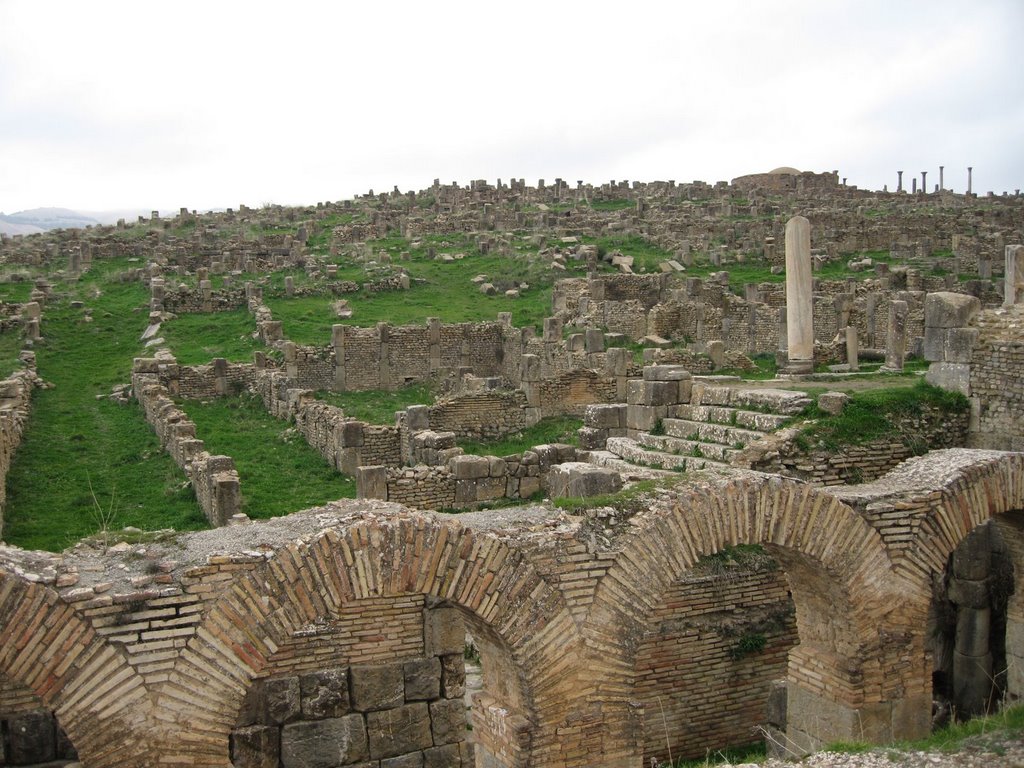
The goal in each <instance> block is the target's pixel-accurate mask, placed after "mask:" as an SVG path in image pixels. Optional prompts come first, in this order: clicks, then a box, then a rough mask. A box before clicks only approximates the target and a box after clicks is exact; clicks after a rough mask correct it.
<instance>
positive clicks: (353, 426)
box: [341, 421, 366, 448]
mask: <svg viewBox="0 0 1024 768" xmlns="http://www.w3.org/2000/svg"><path fill="white" fill-rule="evenodd" d="M365 426H366V425H365V424H364V423H363V422H361V421H346V422H345V423H344V424H342V426H341V446H342V447H343V448H358V447H359V446H361V445H362V444H363V440H364V437H363V427H365Z"/></svg>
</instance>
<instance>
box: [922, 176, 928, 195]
mask: <svg viewBox="0 0 1024 768" xmlns="http://www.w3.org/2000/svg"><path fill="white" fill-rule="evenodd" d="M921 191H922V192H923V193H925V194H926V195H927V194H928V171H921Z"/></svg>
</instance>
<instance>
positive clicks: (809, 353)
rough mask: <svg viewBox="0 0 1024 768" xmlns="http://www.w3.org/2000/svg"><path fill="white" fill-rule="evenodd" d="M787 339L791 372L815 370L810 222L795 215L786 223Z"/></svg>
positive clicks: (788, 364) (789, 369) (788, 368)
mask: <svg viewBox="0 0 1024 768" xmlns="http://www.w3.org/2000/svg"><path fill="white" fill-rule="evenodd" d="M786 340H787V350H788V356H787V358H788V363H787V366H786V371H787V372H788V373H811V372H812V371H813V370H814V301H813V278H812V276H811V224H810V222H809V221H807V219H805V218H804V217H803V216H794V217H793V218H792V219H790V220H789V222H788V223H787V224H786Z"/></svg>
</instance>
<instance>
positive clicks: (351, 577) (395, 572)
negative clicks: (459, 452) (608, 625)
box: [158, 513, 579, 766]
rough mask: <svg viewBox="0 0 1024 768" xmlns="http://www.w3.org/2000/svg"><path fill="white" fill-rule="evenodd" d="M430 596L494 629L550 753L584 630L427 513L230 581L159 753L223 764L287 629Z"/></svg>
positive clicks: (329, 535) (520, 571) (357, 528)
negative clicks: (371, 604)
mask: <svg viewBox="0 0 1024 768" xmlns="http://www.w3.org/2000/svg"><path fill="white" fill-rule="evenodd" d="M405 594H425V595H431V596H434V597H437V598H440V599H442V600H445V601H447V602H449V603H451V604H453V605H455V606H458V607H459V608H460V609H461V610H462V611H465V612H467V613H469V614H471V615H472V616H473V617H474V621H476V622H478V623H479V625H480V626H485V627H487V628H489V629H490V630H491V631H493V632H494V634H495V635H496V636H497V637H498V638H500V640H501V642H502V644H503V645H504V647H506V648H507V649H508V652H509V654H510V656H511V659H512V662H513V664H514V666H515V668H516V669H517V671H518V673H519V676H520V680H519V684H520V686H519V687H520V689H521V692H522V694H523V701H524V704H525V706H526V707H527V712H526V713H525V714H527V716H528V717H530V718H531V719H532V720H533V721H534V723H535V724H536V727H537V730H536V731H535V733H534V739H533V751H534V754H537V752H538V750H539V751H540V752H543V751H544V750H554V749H556V748H557V745H558V736H557V734H556V733H555V730H554V726H551V727H546V726H545V723H546V722H551V721H552V720H558V719H559V718H561V717H564V710H565V708H566V706H567V704H566V702H569V701H570V699H571V691H572V690H574V685H573V681H572V680H571V679H570V678H571V677H572V676H573V675H575V674H576V671H577V669H578V668H579V664H578V663H576V659H577V658H578V656H579V651H578V645H579V643H578V637H579V633H578V630H577V628H576V625H575V624H574V622H573V620H572V618H571V616H570V614H569V612H568V610H567V609H566V606H565V603H564V601H563V599H562V597H561V595H560V593H559V592H557V590H555V589H554V588H552V587H551V586H550V585H548V584H547V583H546V582H545V581H544V580H543V579H542V578H541V577H540V575H539V574H538V573H537V571H536V570H535V569H534V567H533V566H532V565H531V564H530V563H529V561H528V560H527V559H526V558H525V557H524V556H523V555H522V554H521V553H520V552H518V551H516V550H515V549H512V548H510V547H509V546H507V545H506V544H505V543H503V542H502V541H500V540H498V538H496V537H494V536H492V535H489V534H486V533H480V532H478V531H473V530H471V529H469V528H466V527H465V526H463V525H461V524H460V523H459V522H457V521H454V520H447V521H442V520H440V519H438V518H435V517H431V516H427V515H422V514H413V513H408V514H401V515H396V516H394V517H377V518H375V519H363V520H360V521H356V522H354V523H352V524H351V525H347V526H344V527H338V528H330V529H327V530H324V531H322V532H321V533H320V534H319V535H317V536H316V537H315V538H313V539H312V540H309V541H307V542H303V543H294V544H290V545H288V546H286V547H283V548H281V549H279V550H278V551H277V552H276V553H275V555H274V557H273V559H271V560H270V561H268V562H267V563H266V564H265V565H263V566H260V567H258V568H257V569H255V570H254V571H252V572H250V573H248V574H246V575H245V576H243V577H241V578H239V579H237V580H236V581H235V582H233V583H232V585H231V587H230V588H229V589H228V590H227V591H226V592H225V594H224V595H223V596H222V597H221V598H219V599H218V600H217V602H216V603H215V604H214V605H213V606H212V607H211V608H210V610H209V611H208V612H207V613H206V615H205V616H204V619H203V621H202V623H201V624H200V625H199V627H198V629H197V632H196V635H195V637H193V638H192V639H191V640H190V641H189V644H188V646H187V647H186V648H185V650H184V651H183V653H182V655H181V657H180V658H179V661H178V663H177V664H176V666H175V669H174V671H173V673H172V675H171V679H170V680H169V681H168V682H167V683H166V684H165V686H164V688H163V689H162V691H161V694H160V700H159V705H158V711H159V712H160V715H158V716H161V717H163V718H164V719H165V728H164V731H165V733H166V734H167V740H166V741H165V742H164V743H163V744H162V745H160V746H159V747H158V749H160V750H161V751H162V752H163V753H164V754H178V755H181V756H184V755H188V757H189V759H190V760H192V761H193V762H192V764H194V765H209V766H227V765H229V763H228V753H227V750H228V734H229V732H230V730H231V728H232V727H233V724H234V721H235V718H236V716H237V713H238V710H239V707H240V705H241V703H242V697H243V696H244V694H245V691H246V690H247V689H248V687H249V685H250V683H251V681H252V680H253V678H254V677H255V676H257V675H258V674H259V673H260V672H261V670H263V669H265V668H266V666H267V664H268V660H269V659H270V657H271V656H272V655H273V653H274V652H275V650H276V649H277V648H278V647H279V646H280V645H281V644H283V643H284V642H285V641H286V640H287V639H288V638H289V637H290V636H291V634H292V633H293V632H295V631H296V630H299V629H301V628H302V627H304V626H307V625H309V624H311V623H313V622H315V621H316V620H317V619H318V618H320V617H329V616H331V615H333V614H334V613H336V612H337V610H338V608H339V607H340V606H342V605H345V604H347V603H349V602H351V601H355V600H359V599H362V598H370V597H387V596H399V595H405Z"/></svg>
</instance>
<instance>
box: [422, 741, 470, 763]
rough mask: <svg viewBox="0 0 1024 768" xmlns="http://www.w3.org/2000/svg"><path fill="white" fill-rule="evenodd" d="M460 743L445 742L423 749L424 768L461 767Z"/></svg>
mask: <svg viewBox="0 0 1024 768" xmlns="http://www.w3.org/2000/svg"><path fill="white" fill-rule="evenodd" d="M461 766H462V757H461V754H460V750H459V745H458V744H445V745H443V746H440V747H431V748H430V749H425V750H423V768H461Z"/></svg>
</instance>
